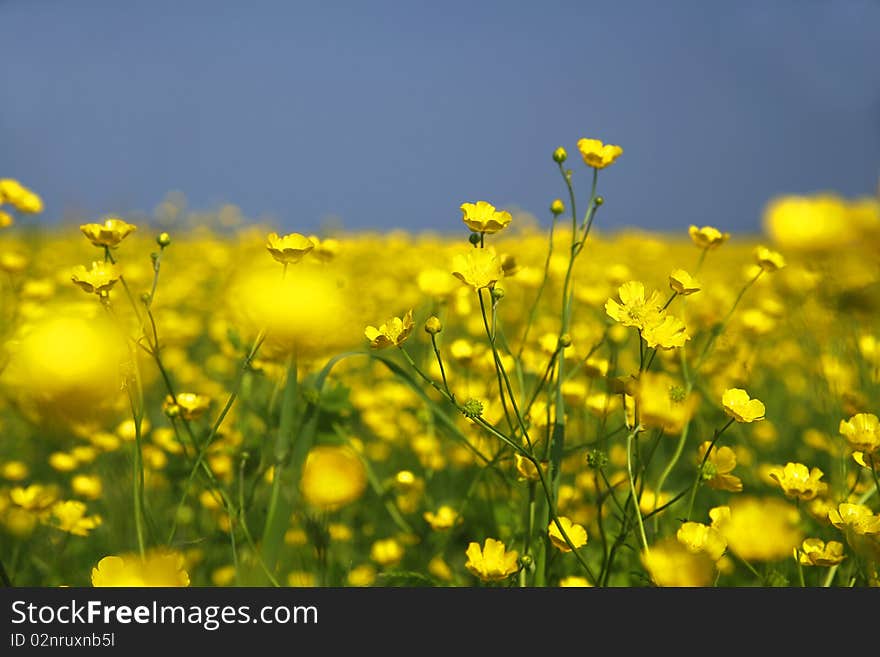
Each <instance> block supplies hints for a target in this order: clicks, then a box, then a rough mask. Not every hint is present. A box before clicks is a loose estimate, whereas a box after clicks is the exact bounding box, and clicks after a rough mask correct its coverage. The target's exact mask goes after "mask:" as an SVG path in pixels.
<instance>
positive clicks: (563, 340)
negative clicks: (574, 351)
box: [559, 333, 571, 349]
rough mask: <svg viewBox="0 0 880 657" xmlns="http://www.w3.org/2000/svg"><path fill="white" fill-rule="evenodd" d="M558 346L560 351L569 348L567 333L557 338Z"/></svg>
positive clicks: (569, 338) (569, 342) (569, 340)
mask: <svg viewBox="0 0 880 657" xmlns="http://www.w3.org/2000/svg"><path fill="white" fill-rule="evenodd" d="M559 346H560V347H561V348H562V349H565V348H567V347H570V346H571V336H570V335H569V334H568V333H563V334H562V335H560V336H559Z"/></svg>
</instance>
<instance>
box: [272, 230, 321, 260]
mask: <svg viewBox="0 0 880 657" xmlns="http://www.w3.org/2000/svg"><path fill="white" fill-rule="evenodd" d="M314 248H315V243H314V242H313V241H312V240H310V239H309V238H308V237H306V236H305V235H300V234H299V233H289V234H288V235H285V236H284V237H278V233H269V236H268V238H267V243H266V249H267V250H268V251H269V254H270V255H271V256H272V257H273V258H275V260H277V261H278V262H280V263H281V264H283V265H294V264H296V263H298V262H299V261H300V260H302V259H303V257H304V256H305V255H306V254H307V253H308V252H309V251H311V250H312V249H314Z"/></svg>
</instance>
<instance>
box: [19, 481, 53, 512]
mask: <svg viewBox="0 0 880 657" xmlns="http://www.w3.org/2000/svg"><path fill="white" fill-rule="evenodd" d="M9 499H10V500H11V501H12V503H13V504H15V505H16V506H20V507H21V508H22V509H25V510H27V511H35V512H43V511H46V510H48V509H49V508H50V507H51V506H52V505H53V504H55V502H56V500H57V499H58V490H57V489H56V488H55V487H54V486H44V485H42V484H31V485H30V486H27V487H22V486H16V487H15V488H13V489H12V490H11V491H9Z"/></svg>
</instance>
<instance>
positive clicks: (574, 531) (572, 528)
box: [547, 516, 587, 552]
mask: <svg viewBox="0 0 880 657" xmlns="http://www.w3.org/2000/svg"><path fill="white" fill-rule="evenodd" d="M559 524H560V525H562V529H564V530H565V533H566V535H568V538H569V540H570V541H571V543H572V545H574V546H575V548H579V547H583V546H584V545H586V544H587V530H586V529H584V528H583V526H581V525H577V524H575V523H573V522H572V521H571V519H570V518H566V517H565V516H559ZM547 533H548V534H549V536H550V542H551V543H552V544H553V547H555V548H556V549H557V550H559V551H560V552H571V548H570V547H569V546H568V543H566V542H565V538H563V536H562V532H561V531H560V530H559V527H557V526H556V523H555V522H551V523H550V526H549V527H548V528H547Z"/></svg>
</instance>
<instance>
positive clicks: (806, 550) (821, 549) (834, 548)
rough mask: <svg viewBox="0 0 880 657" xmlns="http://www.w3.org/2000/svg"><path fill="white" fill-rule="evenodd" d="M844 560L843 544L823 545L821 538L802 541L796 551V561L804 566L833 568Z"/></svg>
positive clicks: (830, 543)
mask: <svg viewBox="0 0 880 657" xmlns="http://www.w3.org/2000/svg"><path fill="white" fill-rule="evenodd" d="M845 558H846V556H845V555H844V554H843V543H840V542H839V541H828V543H825V541H823V540H822V539H821V538H807V539H804V542H803V543H801V547H800V550H799V551H798V561H799V562H800V563H801V564H802V565H804V566H835V565H837V564H839V563H840V562H841V561H843V560H844V559H845Z"/></svg>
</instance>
